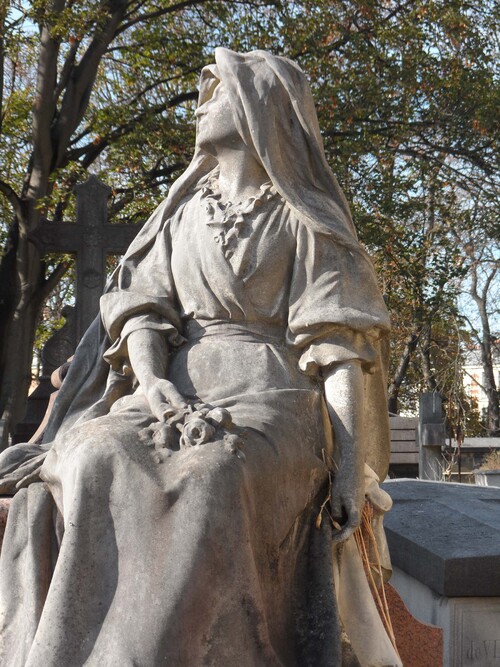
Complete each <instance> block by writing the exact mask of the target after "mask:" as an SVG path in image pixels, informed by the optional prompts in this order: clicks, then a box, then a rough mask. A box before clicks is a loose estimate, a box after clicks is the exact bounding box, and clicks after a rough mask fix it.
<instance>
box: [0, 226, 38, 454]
mask: <svg viewBox="0 0 500 667" xmlns="http://www.w3.org/2000/svg"><path fill="white" fill-rule="evenodd" d="M16 251H17V252H16ZM12 254H14V259H15V261H13V259H12ZM12 254H11V253H8V254H7V255H5V256H4V258H3V260H2V263H1V267H0V275H1V276H2V278H3V279H4V280H5V282H3V283H2V292H3V291H4V289H3V287H4V285H8V286H9V287H10V289H11V296H10V298H9V299H8V300H4V301H3V302H2V304H1V305H2V311H1V315H2V339H1V341H2V342H1V349H0V420H1V428H0V449H1V448H4V447H5V446H6V445H7V434H9V433H12V431H13V429H14V427H15V426H16V424H17V423H18V422H19V421H21V419H22V418H23V416H24V410H25V405H26V398H27V395H28V389H29V385H30V381H31V359H32V353H33V343H34V338H35V330H36V323H37V320H38V316H39V312H40V308H41V306H42V302H43V299H44V297H45V289H44V266H43V263H42V262H41V260H40V255H39V252H38V249H37V248H36V247H35V246H34V245H33V244H32V243H29V242H28V240H27V239H26V237H25V236H22V235H21V236H20V237H19V238H18V239H17V243H15V246H12ZM21 258H22V259H21ZM20 262H22V263H23V265H24V267H23V270H22V272H21V271H20V268H19V263H20ZM26 266H27V267H28V270H27V271H25V270H24V268H25V267H26ZM20 276H23V279H22V280H21V279H20Z"/></svg>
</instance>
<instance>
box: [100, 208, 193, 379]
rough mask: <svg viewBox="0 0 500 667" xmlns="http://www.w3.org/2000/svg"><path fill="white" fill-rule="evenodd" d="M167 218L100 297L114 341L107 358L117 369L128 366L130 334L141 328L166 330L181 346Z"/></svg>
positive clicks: (103, 315)
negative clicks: (147, 244)
mask: <svg viewBox="0 0 500 667" xmlns="http://www.w3.org/2000/svg"><path fill="white" fill-rule="evenodd" d="M169 231H170V229H169V224H168V221H167V223H166V224H165V225H163V226H162V227H161V229H160V231H159V232H158V234H157V235H156V237H155V238H154V239H153V240H152V241H151V243H150V244H149V246H148V247H146V248H145V249H143V250H142V252H141V253H140V254H139V255H136V256H132V257H131V258H128V260H127V262H126V263H124V264H122V265H121V266H120V268H119V269H118V277H117V280H116V286H115V288H114V289H113V290H112V291H110V292H108V293H106V294H104V295H103V296H102V297H101V317H102V321H103V324H104V327H105V329H106V332H107V334H108V336H109V338H110V340H111V342H112V345H111V347H110V348H109V349H108V350H107V351H106V353H105V354H104V359H105V360H106V361H107V362H108V363H109V364H110V365H111V367H112V368H113V369H114V370H115V371H117V372H121V373H123V372H126V371H127V366H128V350H127V339H128V336H129V335H130V334H131V333H132V332H133V331H137V330H139V329H155V330H158V331H163V332H164V333H165V335H166V337H167V340H168V342H169V344H170V345H173V346H179V345H181V344H182V342H183V341H184V339H183V338H182V336H181V334H180V331H181V320H180V316H179V313H178V307H177V296H176V291H175V285H174V280H173V277H172V271H171V263H170V257H171V240H170V233H169Z"/></svg>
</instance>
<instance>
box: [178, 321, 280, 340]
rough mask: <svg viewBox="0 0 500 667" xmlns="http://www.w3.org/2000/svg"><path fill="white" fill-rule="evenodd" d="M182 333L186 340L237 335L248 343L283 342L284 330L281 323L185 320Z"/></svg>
mask: <svg viewBox="0 0 500 667" xmlns="http://www.w3.org/2000/svg"><path fill="white" fill-rule="evenodd" d="M184 335H185V337H186V338H187V339H188V340H190V341H191V340H199V339H200V338H206V337H207V336H223V337H227V336H238V337H239V338H243V339H244V340H245V342H249V343H271V344H273V345H278V344H283V343H284V342H285V331H284V329H283V327H282V326H281V325H279V324H278V325H273V324H267V323H262V322H234V321H231V320H187V322H185V325H184Z"/></svg>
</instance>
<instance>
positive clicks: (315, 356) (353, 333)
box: [287, 221, 389, 374]
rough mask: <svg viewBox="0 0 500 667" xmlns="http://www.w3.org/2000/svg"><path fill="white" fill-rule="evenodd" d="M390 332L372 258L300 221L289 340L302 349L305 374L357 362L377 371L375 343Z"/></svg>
mask: <svg viewBox="0 0 500 667" xmlns="http://www.w3.org/2000/svg"><path fill="white" fill-rule="evenodd" d="M388 330H389V316H388V313H387V310H386V307H385V304H384V301H383V299H382V296H381V294H380V291H379V289H378V286H377V284H376V282H375V277H374V273H373V271H372V269H371V267H370V266H369V265H368V263H367V262H366V260H364V259H363V258H361V257H359V256H357V254H356V253H355V252H352V251H350V250H347V249H345V248H343V247H339V246H338V244H337V243H336V242H335V241H334V240H333V239H331V238H330V237H329V236H328V235H327V234H321V233H318V232H316V231H313V230H311V229H309V227H308V226H307V225H306V224H304V223H301V222H300V221H299V224H298V228H297V251H296V260H295V265H294V270H293V276H292V283H291V290H290V302H289V320H288V330H287V341H288V343H289V344H291V345H293V346H295V347H297V348H298V349H299V350H300V351H301V356H300V360H299V366H300V368H301V370H303V371H304V372H306V373H308V374H315V373H316V372H317V371H318V368H320V367H325V366H329V365H331V364H333V363H342V362H346V361H351V360H354V359H357V360H360V361H361V363H362V366H363V370H364V371H365V372H372V371H373V368H374V365H375V364H376V361H377V357H378V354H379V352H378V349H377V345H376V344H375V343H376V341H377V340H378V339H379V338H380V336H381V334H383V333H384V332H386V331H388Z"/></svg>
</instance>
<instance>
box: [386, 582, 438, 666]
mask: <svg viewBox="0 0 500 667" xmlns="http://www.w3.org/2000/svg"><path fill="white" fill-rule="evenodd" d="M385 595H386V598H387V604H388V605H389V611H390V614H391V622H392V627H393V630H394V636H395V637H396V645H397V647H398V651H399V655H400V656H401V660H402V662H403V665H404V667H441V666H442V664H443V630H442V628H438V627H436V626H435V625H426V624H425V623H421V622H420V621H417V619H416V618H415V617H414V616H412V615H411V614H410V612H409V611H408V609H407V608H406V606H405V604H404V602H403V600H402V599H401V597H400V596H399V593H398V592H397V591H396V589H395V588H393V587H392V586H391V585H390V584H386V585H385Z"/></svg>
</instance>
